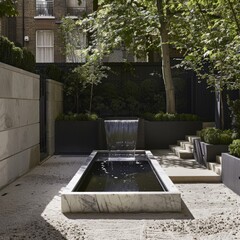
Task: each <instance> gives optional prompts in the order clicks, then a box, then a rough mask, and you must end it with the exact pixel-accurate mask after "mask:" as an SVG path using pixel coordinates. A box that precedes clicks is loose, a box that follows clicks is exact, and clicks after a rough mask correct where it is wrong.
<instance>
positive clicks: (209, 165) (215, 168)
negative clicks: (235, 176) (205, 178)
mask: <svg viewBox="0 0 240 240" xmlns="http://www.w3.org/2000/svg"><path fill="white" fill-rule="evenodd" d="M207 168H208V169H209V170H212V171H213V172H215V173H216V174H218V175H221V173H222V166H221V164H219V163H216V162H208V163H207Z"/></svg>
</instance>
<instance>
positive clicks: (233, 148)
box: [229, 139, 240, 157]
mask: <svg viewBox="0 0 240 240" xmlns="http://www.w3.org/2000/svg"><path fill="white" fill-rule="evenodd" d="M229 152H230V154H231V155H233V156H236V157H240V139H235V140H233V142H232V144H230V145H229Z"/></svg>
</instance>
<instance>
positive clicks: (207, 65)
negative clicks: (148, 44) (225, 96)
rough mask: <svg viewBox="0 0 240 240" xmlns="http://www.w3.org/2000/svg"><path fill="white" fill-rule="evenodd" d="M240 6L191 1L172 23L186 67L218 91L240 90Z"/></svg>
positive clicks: (234, 3)
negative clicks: (225, 89)
mask: <svg viewBox="0 0 240 240" xmlns="http://www.w3.org/2000/svg"><path fill="white" fill-rule="evenodd" d="M239 16H240V2H239V1H238V0H232V1H208V0H201V1H198V0H188V1H187V2H186V3H185V4H182V5H181V11H179V13H178V14H175V15H174V16H173V18H172V21H171V37H172V42H173V43H174V44H175V46H176V47H177V48H178V49H179V50H182V51H183V52H184V54H185V59H184V61H183V63H182V65H184V66H185V67H186V68H187V69H189V68H190V69H193V70H194V71H195V72H196V73H197V75H198V77H199V78H201V79H203V80H206V81H207V82H208V84H209V86H212V87H213V88H214V89H215V90H220V91H221V90H223V89H224V88H227V89H239V88H240V64H239V62H240V54H239V49H240V35H239V34H240V19H239Z"/></svg>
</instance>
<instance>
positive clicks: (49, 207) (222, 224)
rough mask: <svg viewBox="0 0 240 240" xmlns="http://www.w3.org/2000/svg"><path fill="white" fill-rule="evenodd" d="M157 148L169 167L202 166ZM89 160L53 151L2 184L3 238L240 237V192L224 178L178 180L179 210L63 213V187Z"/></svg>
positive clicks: (125, 239) (0, 222)
mask: <svg viewBox="0 0 240 240" xmlns="http://www.w3.org/2000/svg"><path fill="white" fill-rule="evenodd" d="M163 153H164V154H163ZM155 154H156V158H159V161H163V160H164V161H165V165H164V164H163V167H164V168H165V169H166V171H167V172H168V171H169V172H170V169H171V168H176V169H175V170H176V173H178V174H179V173H180V172H181V171H183V170H184V169H192V171H191V172H195V170H196V171H198V170H199V169H198V168H197V167H196V165H195V167H193V168H191V167H190V166H189V164H183V165H182V166H177V165H175V164H173V163H174V162H179V163H180V159H176V158H175V157H174V156H172V158H171V157H170V156H171V154H170V153H169V155H168V152H155ZM160 155H163V156H166V155H167V156H168V158H169V161H167V158H164V157H161V156H160ZM85 160H86V156H53V157H51V158H50V159H48V160H47V161H45V162H44V163H42V164H41V165H39V166H38V167H36V168H34V169H33V170H32V171H30V172H29V173H28V174H26V175H24V176H23V177H21V178H19V179H17V180H16V181H14V182H13V183H12V184H10V185H8V186H7V187H5V188H3V189H2V190H1V191H0V239H3V240H7V239H17V240H19V239H39V240H40V239H46V240H48V239H54V240H55V239H60V240H61V239H97V240H98V239H99V240H101V239H104V240H106V239H107V240H108V239H109V240H114V239H116V240H118V239H119V240H128V239H129V240H130V239H131V240H135V239H136V240H138V239H139V240H142V239H158V240H159V239H164V240H165V239H181V240H183V239H184V240H185V239H202V240H205V239H209V240H210V239H227V240H229V239H240V215H239V213H240V210H239V209H240V196H238V195H236V194H235V193H233V192H232V191H231V190H230V189H228V188H226V187H225V186H224V185H223V184H221V183H195V184H192V183H181V184H180V183H178V184H176V186H177V187H178V189H179V190H180V191H181V193H182V200H183V201H182V206H183V208H182V212H180V213H159V214H156V213H155V214H154V213H151V214H150V213H148V214H143V213H139V214H67V215H64V214H62V213H61V210H60V194H61V191H62V189H63V188H64V187H65V186H66V184H67V183H68V182H69V181H70V179H71V178H72V176H73V175H74V174H75V172H76V171H77V170H78V168H79V167H80V166H81V165H82V164H83V163H84V162H85ZM184 166H185V167H184ZM199 171H202V170H199Z"/></svg>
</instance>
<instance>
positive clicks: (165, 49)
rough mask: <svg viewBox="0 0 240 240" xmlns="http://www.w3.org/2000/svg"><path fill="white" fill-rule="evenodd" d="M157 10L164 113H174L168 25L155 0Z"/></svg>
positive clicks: (160, 6) (159, 2) (158, 1)
mask: <svg viewBox="0 0 240 240" xmlns="http://www.w3.org/2000/svg"><path fill="white" fill-rule="evenodd" d="M157 8H158V12H159V20H160V37H161V56H162V75H163V81H164V85H165V91H166V111H167V112H168V113H175V112H176V109H175V90H174V85H173V80H172V73H171V63H170V52H169V39H168V23H167V22H166V21H165V17H164V10H163V1H162V0H157Z"/></svg>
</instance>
